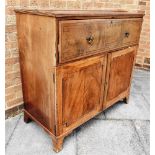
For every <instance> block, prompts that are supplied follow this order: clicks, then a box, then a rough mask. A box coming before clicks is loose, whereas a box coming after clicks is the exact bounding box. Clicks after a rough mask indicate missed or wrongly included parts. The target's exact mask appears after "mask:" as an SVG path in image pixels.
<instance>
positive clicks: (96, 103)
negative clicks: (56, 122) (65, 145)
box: [62, 57, 105, 127]
mask: <svg viewBox="0 0 155 155" xmlns="http://www.w3.org/2000/svg"><path fill="white" fill-rule="evenodd" d="M104 62H105V60H104V58H103V57H102V58H97V59H94V58H93V59H88V60H82V65H81V66H79V65H78V63H79V62H78V63H77V64H76V63H72V65H70V66H66V67H65V68H66V69H65V68H64V69H63V77H62V109H63V110H62V111H63V125H64V126H65V127H68V126H70V125H71V124H72V123H74V122H76V121H78V120H79V119H80V118H82V117H84V116H85V115H87V114H90V115H91V113H93V114H94V112H95V111H96V112H95V113H98V112H99V111H100V110H101V109H102V101H101V89H102V77H103V76H104V75H103V72H104V70H105V66H104Z"/></svg>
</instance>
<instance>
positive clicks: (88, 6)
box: [82, 2, 93, 10]
mask: <svg viewBox="0 0 155 155" xmlns="http://www.w3.org/2000/svg"><path fill="white" fill-rule="evenodd" d="M92 8H93V3H92V2H84V3H82V9H87V10H88V9H92Z"/></svg>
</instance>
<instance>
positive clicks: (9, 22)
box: [6, 15, 16, 25]
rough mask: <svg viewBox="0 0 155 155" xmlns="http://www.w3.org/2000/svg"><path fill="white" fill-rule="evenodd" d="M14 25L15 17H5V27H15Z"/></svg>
mask: <svg viewBox="0 0 155 155" xmlns="http://www.w3.org/2000/svg"><path fill="white" fill-rule="evenodd" d="M15 24H16V16H15V15H7V16H6V25H15Z"/></svg>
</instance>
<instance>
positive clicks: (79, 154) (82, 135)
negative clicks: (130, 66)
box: [5, 70, 150, 155]
mask: <svg viewBox="0 0 155 155" xmlns="http://www.w3.org/2000/svg"><path fill="white" fill-rule="evenodd" d="M149 80H150V74H149V72H148V71H142V70H135V71H134V75H133V80H132V87H131V95H130V99H129V104H124V103H122V102H119V103H117V104H115V105H114V106H113V107H111V108H109V109H108V110H106V111H105V112H103V113H101V114H100V115H98V116H97V117H95V118H94V119H92V120H90V121H88V122H87V123H85V124H84V125H82V126H81V127H79V128H78V129H76V130H75V131H74V132H73V133H72V134H71V135H70V136H68V137H66V138H65V140H64V145H63V150H62V151H61V152H60V153H57V154H58V155H149V154H150V152H149V151H150V140H149V139H150V137H149V136H150V131H149V130H150V99H149V96H150V92H149V91H150V83H149V82H150V81H149ZM5 143H6V155H54V154H56V153H55V152H54V151H53V150H52V142H51V139H50V136H49V135H48V134H47V133H46V132H45V131H44V130H43V129H42V128H41V127H39V126H38V125H37V124H36V123H35V122H31V123H29V124H25V123H24V122H23V114H20V115H18V116H16V117H13V118H10V119H7V120H6V142H5Z"/></svg>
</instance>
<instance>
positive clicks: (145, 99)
mask: <svg viewBox="0 0 155 155" xmlns="http://www.w3.org/2000/svg"><path fill="white" fill-rule="evenodd" d="M142 96H143V98H144V100H145V101H146V102H147V104H149V102H148V101H147V99H146V98H145V96H144V94H143V93H142Z"/></svg>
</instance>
